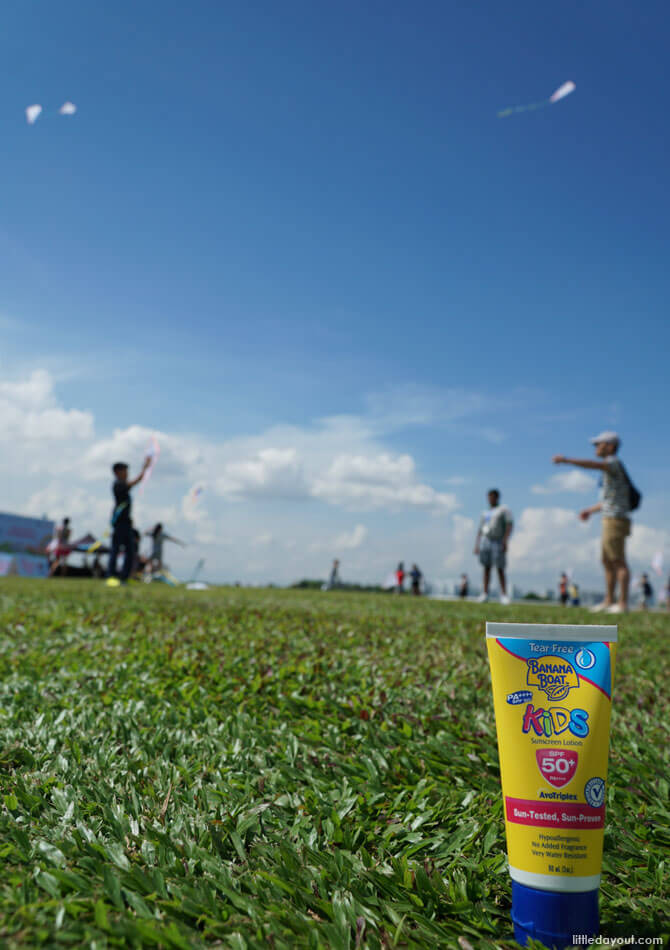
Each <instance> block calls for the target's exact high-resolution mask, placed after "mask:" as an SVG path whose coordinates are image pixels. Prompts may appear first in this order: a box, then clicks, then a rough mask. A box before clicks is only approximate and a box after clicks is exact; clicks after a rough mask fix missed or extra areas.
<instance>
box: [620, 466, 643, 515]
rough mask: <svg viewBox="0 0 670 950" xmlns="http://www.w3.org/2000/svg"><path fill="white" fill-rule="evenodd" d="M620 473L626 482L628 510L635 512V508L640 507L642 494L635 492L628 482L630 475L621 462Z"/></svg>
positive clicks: (629, 481) (635, 489)
mask: <svg viewBox="0 0 670 950" xmlns="http://www.w3.org/2000/svg"><path fill="white" fill-rule="evenodd" d="M621 471H622V472H623V474H624V478H625V479H626V481H627V482H628V510H629V511H635V509H636V508H639V507H640V504H641V502H642V493H641V492H639V491H638V490H637V488H636V487H635V485H633V483H632V482H631V480H630V475H629V474H628V472H627V471H626V469H625V468H624V464H623V462H621Z"/></svg>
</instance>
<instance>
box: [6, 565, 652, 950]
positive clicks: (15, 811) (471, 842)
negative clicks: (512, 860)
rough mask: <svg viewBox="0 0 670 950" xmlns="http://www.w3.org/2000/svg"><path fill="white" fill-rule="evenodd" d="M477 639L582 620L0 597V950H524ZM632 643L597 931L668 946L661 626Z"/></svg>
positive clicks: (240, 596) (187, 596)
mask: <svg viewBox="0 0 670 950" xmlns="http://www.w3.org/2000/svg"><path fill="white" fill-rule="evenodd" d="M487 617H488V618H489V619H507V620H520V621H535V620H536V621H545V622H560V621H564V622H586V621H587V617H588V615H587V614H586V613H585V612H583V611H579V610H573V611H569V612H568V611H562V610H559V609H551V608H546V607H537V606H519V607H512V608H508V609H503V608H499V607H496V606H487V607H486V608H484V607H476V606H473V605H456V604H450V603H444V602H426V601H417V600H413V599H411V598H409V597H407V598H403V599H401V598H394V597H391V596H382V595H380V596H377V595H368V596H366V595H349V594H340V593H333V594H321V593H303V592H297V591H288V592H284V591H271V592H266V591H262V592H261V591H244V590H219V591H212V592H208V593H201V592H188V591H181V590H170V589H168V588H163V587H161V588H160V589H158V590H157V589H155V588H151V589H148V588H146V587H144V586H141V587H137V588H129V589H127V590H111V591H110V590H107V589H105V588H104V586H102V585H99V584H95V583H94V582H90V581H88V582H87V581H80V582H76V581H72V582H70V581H52V582H44V583H42V582H21V581H3V582H2V584H1V586H0V670H1V676H0V691H1V692H0V737H1V743H0V859H1V867H2V870H1V871H0V946H1V947H3V948H8V950H11V948H14V947H38V946H53V947H57V946H76V947H91V948H102V947H118V946H137V947H165V948H180V947H183V948H189V947H196V948H197V947H201V946H211V947H217V946H218V947H231V948H243V947H249V948H252V947H254V948H255V947H258V948H265V947H270V948H284V947H286V948H293V947H310V948H317V947H332V948H336V950H339V948H349V947H350V948H355V947H361V948H382V947H383V948H387V947H431V948H432V947H454V948H459V947H460V948H461V950H468V944H469V945H471V946H472V947H474V948H475V950H478V948H492V947H505V948H507V947H513V946H515V944H514V943H513V941H512V940H511V939H510V932H511V928H510V921H509V898H510V882H509V877H508V874H507V871H506V869H505V857H504V851H505V841H504V826H503V821H502V810H501V794H500V782H499V772H498V756H497V749H496V737H495V727H494V723H493V712H492V703H491V693H490V681H489V674H488V664H487V660H486V653H485V646H484V620H485V618H487ZM589 619H590V618H589ZM619 629H620V641H621V645H620V663H619V666H618V670H617V679H616V684H615V703H614V715H613V734H612V742H611V755H610V783H609V790H608V814H607V818H608V822H607V829H606V835H605V861H604V872H605V873H604V879H603V885H602V890H601V914H602V930H603V933H605V934H609V935H616V934H618V935H629V934H631V933H636V934H638V935H649V936H657V935H662V934H665V935H667V934H668V932H669V931H670V927H669V925H668V921H667V916H666V906H665V900H666V898H667V895H668V892H669V888H668V853H669V845H670V813H669V807H670V803H669V801H668V773H669V769H668V763H669V754H668V749H669V744H670V725H669V721H670V703H669V700H668V687H667V683H668V677H669V675H670V662H669V655H670V618H667V617H664V616H660V615H650V614H646V615H643V614H638V615H630V616H628V617H624V618H623V619H622V620H621V623H620V626H619Z"/></svg>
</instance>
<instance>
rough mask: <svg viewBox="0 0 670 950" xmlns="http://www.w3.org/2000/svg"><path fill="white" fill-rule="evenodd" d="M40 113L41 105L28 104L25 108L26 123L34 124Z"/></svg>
mask: <svg viewBox="0 0 670 950" xmlns="http://www.w3.org/2000/svg"><path fill="white" fill-rule="evenodd" d="M41 114H42V106H38V105H34V106H28V108H27V109H26V122H27V123H28V125H35V123H36V122H37V120H38V119H39V117H40V115H41Z"/></svg>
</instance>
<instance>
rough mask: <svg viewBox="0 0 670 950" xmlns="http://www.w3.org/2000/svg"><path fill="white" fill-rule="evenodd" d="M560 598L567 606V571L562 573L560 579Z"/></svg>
mask: <svg viewBox="0 0 670 950" xmlns="http://www.w3.org/2000/svg"><path fill="white" fill-rule="evenodd" d="M558 599H559V600H560V602H561V604H562V605H563V606H564V607H565V605H566V604H567V602H568V575H567V574H566V573H565V571H564V572H563V573H562V574H561V576H560V578H559V581H558Z"/></svg>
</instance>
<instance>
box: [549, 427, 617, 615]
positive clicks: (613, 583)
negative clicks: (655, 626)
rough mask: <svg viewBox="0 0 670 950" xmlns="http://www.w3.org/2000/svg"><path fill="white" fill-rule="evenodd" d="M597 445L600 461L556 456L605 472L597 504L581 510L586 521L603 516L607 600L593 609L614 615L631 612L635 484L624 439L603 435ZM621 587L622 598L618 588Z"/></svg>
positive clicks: (558, 460) (567, 462)
mask: <svg viewBox="0 0 670 950" xmlns="http://www.w3.org/2000/svg"><path fill="white" fill-rule="evenodd" d="M590 441H591V443H592V444H593V445H594V446H595V452H596V456H597V460H595V459H572V458H566V457H565V456H564V455H555V456H554V457H553V459H552V461H553V462H554V464H556V465H577V466H578V467H579V468H589V469H597V470H598V471H600V472H602V488H601V493H600V501H599V502H598V504H597V505H592V506H591V507H590V508H585V509H584V510H583V511H580V513H579V517H580V518H581V519H582V521H588V519H589V518H590V517H591V515H595V514H597V512H601V513H602V560H603V567H604V568H605V584H606V593H605V600H604V601H603V602H602V603H601V604H598V605H597V606H595V607H593V608H592V610H594V611H599V610H606V611H607V612H608V613H611V614H620V613H625V612H626V611H627V610H628V586H629V583H630V572H629V570H628V565H627V563H626V538H627V537H628V535H629V534H630V512H631V483H630V481H629V479H628V476H627V474H626V470H625V468H624V467H623V463H622V462H621V460H620V459H619V458H618V457H617V452H618V451H619V446H620V445H621V439H620V438H619V436H618V435H617V433H616V432H611V431H606V432H601V433H600V435H596V436H595V437H594V438H593V439H591V440H590ZM617 582H618V584H619V599H618V601H617V600H616V587H617Z"/></svg>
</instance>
